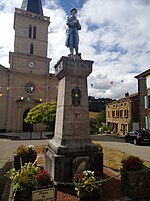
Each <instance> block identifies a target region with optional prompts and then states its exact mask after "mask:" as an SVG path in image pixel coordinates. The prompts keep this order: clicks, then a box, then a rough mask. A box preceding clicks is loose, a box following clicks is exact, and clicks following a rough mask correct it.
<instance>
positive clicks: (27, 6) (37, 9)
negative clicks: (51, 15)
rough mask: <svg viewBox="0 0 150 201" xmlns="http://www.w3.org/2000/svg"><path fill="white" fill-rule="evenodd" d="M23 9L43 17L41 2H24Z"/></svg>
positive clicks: (27, 0) (32, 0) (33, 0)
mask: <svg viewBox="0 0 150 201" xmlns="http://www.w3.org/2000/svg"><path fill="white" fill-rule="evenodd" d="M21 9H22V10H26V11H29V12H32V13H36V14H39V15H43V8H42V3H41V0H23V2H22V5H21Z"/></svg>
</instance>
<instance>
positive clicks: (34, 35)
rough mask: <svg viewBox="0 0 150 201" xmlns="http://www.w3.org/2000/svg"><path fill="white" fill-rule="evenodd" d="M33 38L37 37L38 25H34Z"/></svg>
mask: <svg viewBox="0 0 150 201" xmlns="http://www.w3.org/2000/svg"><path fill="white" fill-rule="evenodd" d="M33 38H34V39H36V27H35V26H34V27H33Z"/></svg>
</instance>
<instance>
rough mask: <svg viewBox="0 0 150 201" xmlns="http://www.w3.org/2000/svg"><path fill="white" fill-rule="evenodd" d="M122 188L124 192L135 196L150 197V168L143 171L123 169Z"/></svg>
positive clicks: (132, 196)
mask: <svg viewBox="0 0 150 201" xmlns="http://www.w3.org/2000/svg"><path fill="white" fill-rule="evenodd" d="M121 188H122V190H123V192H124V193H125V194H126V195H127V196H129V197H131V198H133V199H139V198H149V197H150V169H148V168H147V169H144V170H142V171H125V170H123V169H121Z"/></svg>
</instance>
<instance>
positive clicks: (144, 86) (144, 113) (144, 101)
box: [135, 69, 150, 131]
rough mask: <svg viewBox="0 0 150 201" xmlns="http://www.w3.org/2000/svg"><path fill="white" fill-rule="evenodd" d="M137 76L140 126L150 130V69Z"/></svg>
mask: <svg viewBox="0 0 150 201" xmlns="http://www.w3.org/2000/svg"><path fill="white" fill-rule="evenodd" d="M135 78H137V79H138V93H139V110H140V122H139V123H140V128H144V129H147V130H149V131H150V69H148V70H147V71H145V72H143V73H141V74H139V75H137V76H135Z"/></svg>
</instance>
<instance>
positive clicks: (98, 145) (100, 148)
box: [93, 142, 103, 152]
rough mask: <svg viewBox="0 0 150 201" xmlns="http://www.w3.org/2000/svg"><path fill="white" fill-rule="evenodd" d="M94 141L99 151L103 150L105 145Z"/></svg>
mask: <svg viewBox="0 0 150 201" xmlns="http://www.w3.org/2000/svg"><path fill="white" fill-rule="evenodd" d="M93 143H94V144H95V145H96V146H97V148H98V151H101V152H102V151H103V147H102V145H101V144H100V143H99V142H93Z"/></svg>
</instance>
